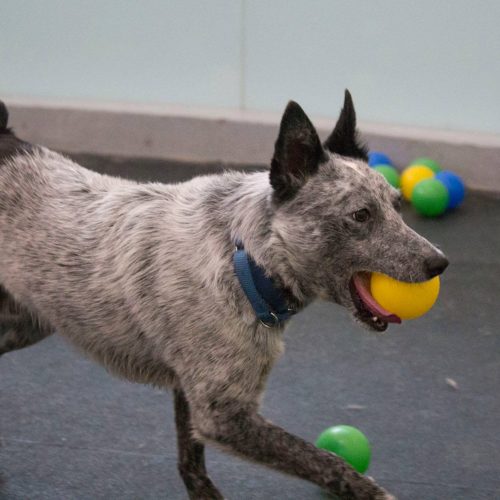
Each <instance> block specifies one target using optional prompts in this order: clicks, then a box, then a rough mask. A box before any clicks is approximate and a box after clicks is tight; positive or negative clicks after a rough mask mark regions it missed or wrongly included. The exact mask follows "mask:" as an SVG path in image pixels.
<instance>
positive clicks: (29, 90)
mask: <svg viewBox="0 0 500 500" xmlns="http://www.w3.org/2000/svg"><path fill="white" fill-rule="evenodd" d="M499 20H500V2H498V1H497V0H478V1H476V2H471V1H466V0H439V1H436V0H419V1H418V2H416V1H403V0H399V1H398V0H377V1H374V0H356V1H354V0H353V1H347V0H143V1H140V0H135V1H133V0H1V1H0V96H3V97H9V96H30V97H55V98H59V97H61V98H71V99H83V100H84V99H92V100H103V101H110V100H111V101H131V102H153V103H154V102H165V103H176V104H185V105H190V106H206V107H227V108H248V109H257V110H270V111H276V110H281V109H282V108H283V107H284V105H285V104H286V102H287V100H288V99H290V98H293V99H295V100H297V101H299V102H300V103H301V104H302V105H303V106H304V108H305V109H306V111H308V112H310V113H311V114H313V115H325V116H336V114H337V113H338V109H339V106H340V104H341V99H342V93H343V89H344V88H345V87H349V88H350V89H351V91H352V93H353V95H354V98H355V102H356V104H357V108H358V112H359V116H360V118H361V119H362V120H364V121H374V122H380V123H389V124H390V123H395V124H404V125H416V126H426V127H436V128H442V129H451V130H475V131H485V132H493V133H500V110H499V105H498V103H499V102H500V29H499V28H498V23H499Z"/></svg>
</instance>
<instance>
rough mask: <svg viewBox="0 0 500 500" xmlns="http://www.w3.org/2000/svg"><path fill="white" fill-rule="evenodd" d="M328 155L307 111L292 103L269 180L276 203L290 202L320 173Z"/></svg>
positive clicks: (286, 112) (277, 142) (283, 126)
mask: <svg viewBox="0 0 500 500" xmlns="http://www.w3.org/2000/svg"><path fill="white" fill-rule="evenodd" d="M324 158H325V151H324V150H323V147H322V146H321V141H320V139H319V137H318V133H317V132H316V129H315V128H314V126H313V124H312V123H311V121H310V120H309V118H308V117H307V115H306V114H305V113H304V110H303V109H302V108H301V107H300V106H299V105H298V104H297V103H296V102H294V101H290V102H289V103H288V106H287V107H286V109H285V112H284V113H283V117H282V119H281V125H280V131H279V135H278V139H277V140H276V144H275V147H274V155H273V159H272V162H271V173H270V180H271V185H272V187H273V188H274V193H275V196H276V198H277V199H279V200H287V199H289V198H291V197H292V196H293V195H294V194H295V193H296V192H297V191H298V190H299V189H300V187H301V186H303V185H304V184H305V183H306V181H307V179H308V178H309V177H310V176H311V175H313V174H314V173H315V172H316V171H317V170H318V166H319V164H320V162H321V161H322V160H323V159H324Z"/></svg>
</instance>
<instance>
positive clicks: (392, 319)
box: [349, 272, 401, 332]
mask: <svg viewBox="0 0 500 500" xmlns="http://www.w3.org/2000/svg"><path fill="white" fill-rule="evenodd" d="M349 289H350V292H351V297H352V301H353V302H354V305H355V307H356V309H357V313H356V316H357V317H358V318H359V319H360V320H361V321H362V322H363V323H366V324H367V325H368V326H370V327H371V328H373V329H374V330H377V331H379V332H383V331H385V330H386V329H387V325H388V324H389V323H401V318H400V317H399V316H396V315H395V314H392V313H391V312H389V311H386V310H385V309H384V308H383V307H382V306H381V305H380V304H378V303H377V301H376V300H375V299H374V298H373V296H372V294H371V293H370V273H368V272H360V273H356V274H354V276H353V277H352V278H351V281H350V283H349Z"/></svg>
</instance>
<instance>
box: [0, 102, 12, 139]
mask: <svg viewBox="0 0 500 500" xmlns="http://www.w3.org/2000/svg"><path fill="white" fill-rule="evenodd" d="M8 123H9V111H8V109H7V106H6V105H5V103H4V102H3V101H0V134H8V133H10V129H8V128H7V124H8Z"/></svg>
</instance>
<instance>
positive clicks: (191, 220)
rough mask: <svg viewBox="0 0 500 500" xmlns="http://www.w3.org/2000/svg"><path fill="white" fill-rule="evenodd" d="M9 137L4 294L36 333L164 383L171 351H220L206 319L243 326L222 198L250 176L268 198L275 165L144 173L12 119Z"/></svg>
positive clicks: (2, 182)
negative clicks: (157, 177)
mask: <svg viewBox="0 0 500 500" xmlns="http://www.w3.org/2000/svg"><path fill="white" fill-rule="evenodd" d="M3 124H4V125H6V120H4V121H3ZM2 147H3V149H4V151H5V154H4V155H3V157H2V158H1V160H0V165H1V166H0V192H1V193H2V196H1V198H0V284H1V285H2V287H3V289H4V291H5V297H6V299H5V300H7V298H8V300H9V301H10V302H9V303H16V304H18V308H19V309H22V310H23V311H26V312H29V313H27V314H26V315H25V316H26V317H30V318H35V322H34V323H35V324H41V325H43V327H42V330H41V332H40V331H39V332H38V334H33V335H31V337H30V340H31V341H36V340H38V339H39V338H42V337H43V336H44V335H46V334H47V333H48V332H50V331H52V330H53V329H55V330H57V331H59V332H60V333H63V334H64V336H66V337H68V338H70V340H71V341H72V342H73V343H74V344H76V345H77V346H79V347H80V348H81V349H82V350H83V351H85V352H86V353H88V354H90V355H91V356H92V357H94V358H95V359H96V360H97V361H99V362H101V363H102V364H104V365H105V366H107V367H108V369H110V370H111V371H113V372H115V373H117V374H119V375H122V376H125V377H127V378H129V379H133V380H137V381H141V382H152V383H156V384H161V385H169V384H170V383H171V381H172V379H173V378H174V375H173V372H170V371H169V368H168V367H167V366H166V364H165V359H172V360H173V363H174V364H176V363H179V364H182V365H183V366H188V365H189V357H190V356H191V353H192V354H193V355H194V352H195V351H196V345H197V344H198V343H203V342H206V345H207V348H208V349H210V348H213V349H214V350H216V349H218V350H219V351H220V352H221V355H222V351H223V349H222V348H221V346H223V345H224V342H225V340H223V339H222V338H221V337H219V336H218V334H217V332H216V333H214V332H213V327H212V331H211V333H210V336H209V335H208V333H205V332H204V331H208V329H207V328H206V327H204V325H208V324H210V325H217V324H219V323H220V321H221V318H223V323H224V326H222V324H221V329H224V331H225V332H226V333H224V336H227V331H228V324H230V323H231V321H234V328H233V329H232V330H233V331H234V335H235V337H236V336H237V332H238V330H239V329H241V327H242V323H241V318H242V313H241V311H240V310H237V308H236V306H235V301H236V299H238V301H239V302H244V301H241V297H240V295H241V293H242V292H241V290H240V289H239V288H235V289H234V290H233V288H234V287H236V282H235V279H234V275H233V273H232V260H231V256H232V250H233V246H232V243H231V234H230V231H231V221H232V219H233V218H234V214H233V212H234V210H232V209H231V208H230V207H227V208H223V209H221V207H222V204H223V203H227V199H228V197H229V198H231V193H232V192H236V191H238V189H240V187H241V185H242V184H244V183H243V182H242V179H243V178H244V179H246V184H247V185H248V187H247V188H246V189H250V190H252V189H253V188H252V185H253V184H254V185H255V186H254V187H255V188H258V187H259V186H260V185H262V187H264V188H265V189H263V190H262V194H261V195H259V196H258V197H257V198H261V197H262V198H264V197H265V196H266V192H267V191H268V190H269V189H270V188H269V187H268V181H267V174H265V173H260V174H254V175H253V177H252V176H248V175H242V174H226V175H223V176H207V177H201V178H197V179H194V180H192V181H190V182H188V183H183V184H180V185H161V184H137V183H135V182H132V181H126V180H123V179H116V178H111V177H108V176H103V175H100V174H97V173H95V172H91V171H89V170H87V169H85V168H82V167H80V166H79V165H76V164H75V163H73V162H72V161H71V160H69V159H67V158H65V157H63V156H61V155H59V154H56V153H54V152H52V151H49V150H47V149H45V148H42V147H38V146H32V145H29V144H26V143H23V142H22V141H19V140H18V139H17V138H16V137H15V136H14V135H13V133H12V132H10V131H8V130H7V129H6V127H5V126H4V128H3V132H2V134H0V149H1V148H2ZM252 179H253V180H252ZM266 190H267V191H266ZM241 196H244V190H243V191H242V193H241ZM241 196H240V195H235V196H234V200H233V201H234V202H237V200H238V199H239V198H240V197H241ZM233 208H234V207H233ZM245 217H247V218H248V219H252V216H251V214H249V213H248V210H247V212H246V213H245ZM237 225H238V227H241V226H242V225H243V227H244V221H243V222H242V221H238V222H237ZM195 291H196V292H195ZM228 298H229V299H232V300H228ZM0 300H1V297H0ZM252 322H253V315H251V311H250V316H249V319H248V323H252ZM215 329H216V330H217V327H215ZM230 335H232V334H230ZM12 337H13V335H12V330H11V332H10V337H9V338H10V340H9V344H10V349H11V348H12V346H13V340H12ZM241 338H243V339H246V338H248V335H241ZM5 339H6V337H5ZM17 340H18V341H19V347H23V346H24V345H27V344H29V343H31V341H26V340H25V341H21V337H20V335H18V337H17ZM1 342H2V340H1V339H0V349H1V345H2V344H1ZM238 342H241V340H238ZM5 350H8V349H7V348H5ZM272 350H273V352H274V351H275V352H276V353H278V352H279V350H280V347H279V346H276V348H275V349H274V348H273V349H272ZM182 354H184V355H182ZM273 356H274V354H273Z"/></svg>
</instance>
